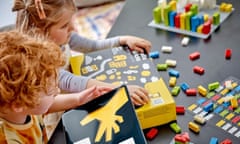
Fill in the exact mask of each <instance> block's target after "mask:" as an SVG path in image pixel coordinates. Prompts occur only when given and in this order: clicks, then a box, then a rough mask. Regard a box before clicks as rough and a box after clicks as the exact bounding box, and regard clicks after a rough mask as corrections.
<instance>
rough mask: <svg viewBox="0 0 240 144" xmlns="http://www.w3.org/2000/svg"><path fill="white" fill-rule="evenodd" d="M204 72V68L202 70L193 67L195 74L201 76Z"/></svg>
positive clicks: (198, 67)
mask: <svg viewBox="0 0 240 144" xmlns="http://www.w3.org/2000/svg"><path fill="white" fill-rule="evenodd" d="M204 71H205V70H204V68H202V67H200V66H194V67H193V72H195V73H197V74H200V75H202V74H204Z"/></svg>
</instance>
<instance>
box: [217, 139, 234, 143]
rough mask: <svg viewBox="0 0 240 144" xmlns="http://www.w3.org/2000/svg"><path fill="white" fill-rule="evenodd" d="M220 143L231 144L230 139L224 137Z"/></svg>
mask: <svg viewBox="0 0 240 144" xmlns="http://www.w3.org/2000/svg"><path fill="white" fill-rule="evenodd" d="M220 144H232V141H231V140H230V139H225V140H223V141H222V142H220Z"/></svg>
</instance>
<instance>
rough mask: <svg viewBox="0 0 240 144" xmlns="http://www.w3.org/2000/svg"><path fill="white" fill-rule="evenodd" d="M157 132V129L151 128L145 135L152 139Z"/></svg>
mask: <svg viewBox="0 0 240 144" xmlns="http://www.w3.org/2000/svg"><path fill="white" fill-rule="evenodd" d="M157 134H158V129H157V128H151V129H150V130H149V131H148V133H147V135H146V137H147V139H148V140H152V139H154V138H155V137H156V136H157Z"/></svg>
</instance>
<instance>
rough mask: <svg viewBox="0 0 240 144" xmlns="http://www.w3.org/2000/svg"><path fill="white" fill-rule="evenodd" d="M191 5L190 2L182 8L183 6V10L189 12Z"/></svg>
mask: <svg viewBox="0 0 240 144" xmlns="http://www.w3.org/2000/svg"><path fill="white" fill-rule="evenodd" d="M191 7H192V4H191V3H189V4H187V5H185V7H184V8H185V12H189V11H190V9H191Z"/></svg>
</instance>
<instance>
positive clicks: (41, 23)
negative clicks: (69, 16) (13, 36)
mask: <svg viewBox="0 0 240 144" xmlns="http://www.w3.org/2000/svg"><path fill="white" fill-rule="evenodd" d="M40 5H41V6H42V8H43V9H42V11H41V12H42V13H44V15H45V16H46V17H44V18H41V16H40V15H39V13H38V8H37V7H38V6H37V5H36V0H15V2H14V6H13V8H12V11H17V20H16V27H17V28H21V29H22V30H23V31H28V30H29V29H31V28H38V29H39V30H41V31H42V32H43V33H44V34H47V33H48V29H49V28H50V27H51V26H53V25H55V24H57V23H58V22H59V21H60V19H61V17H62V14H63V10H64V9H68V10H70V11H73V12H75V11H76V7H75V5H74V1H73V0H41V1H40Z"/></svg>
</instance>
